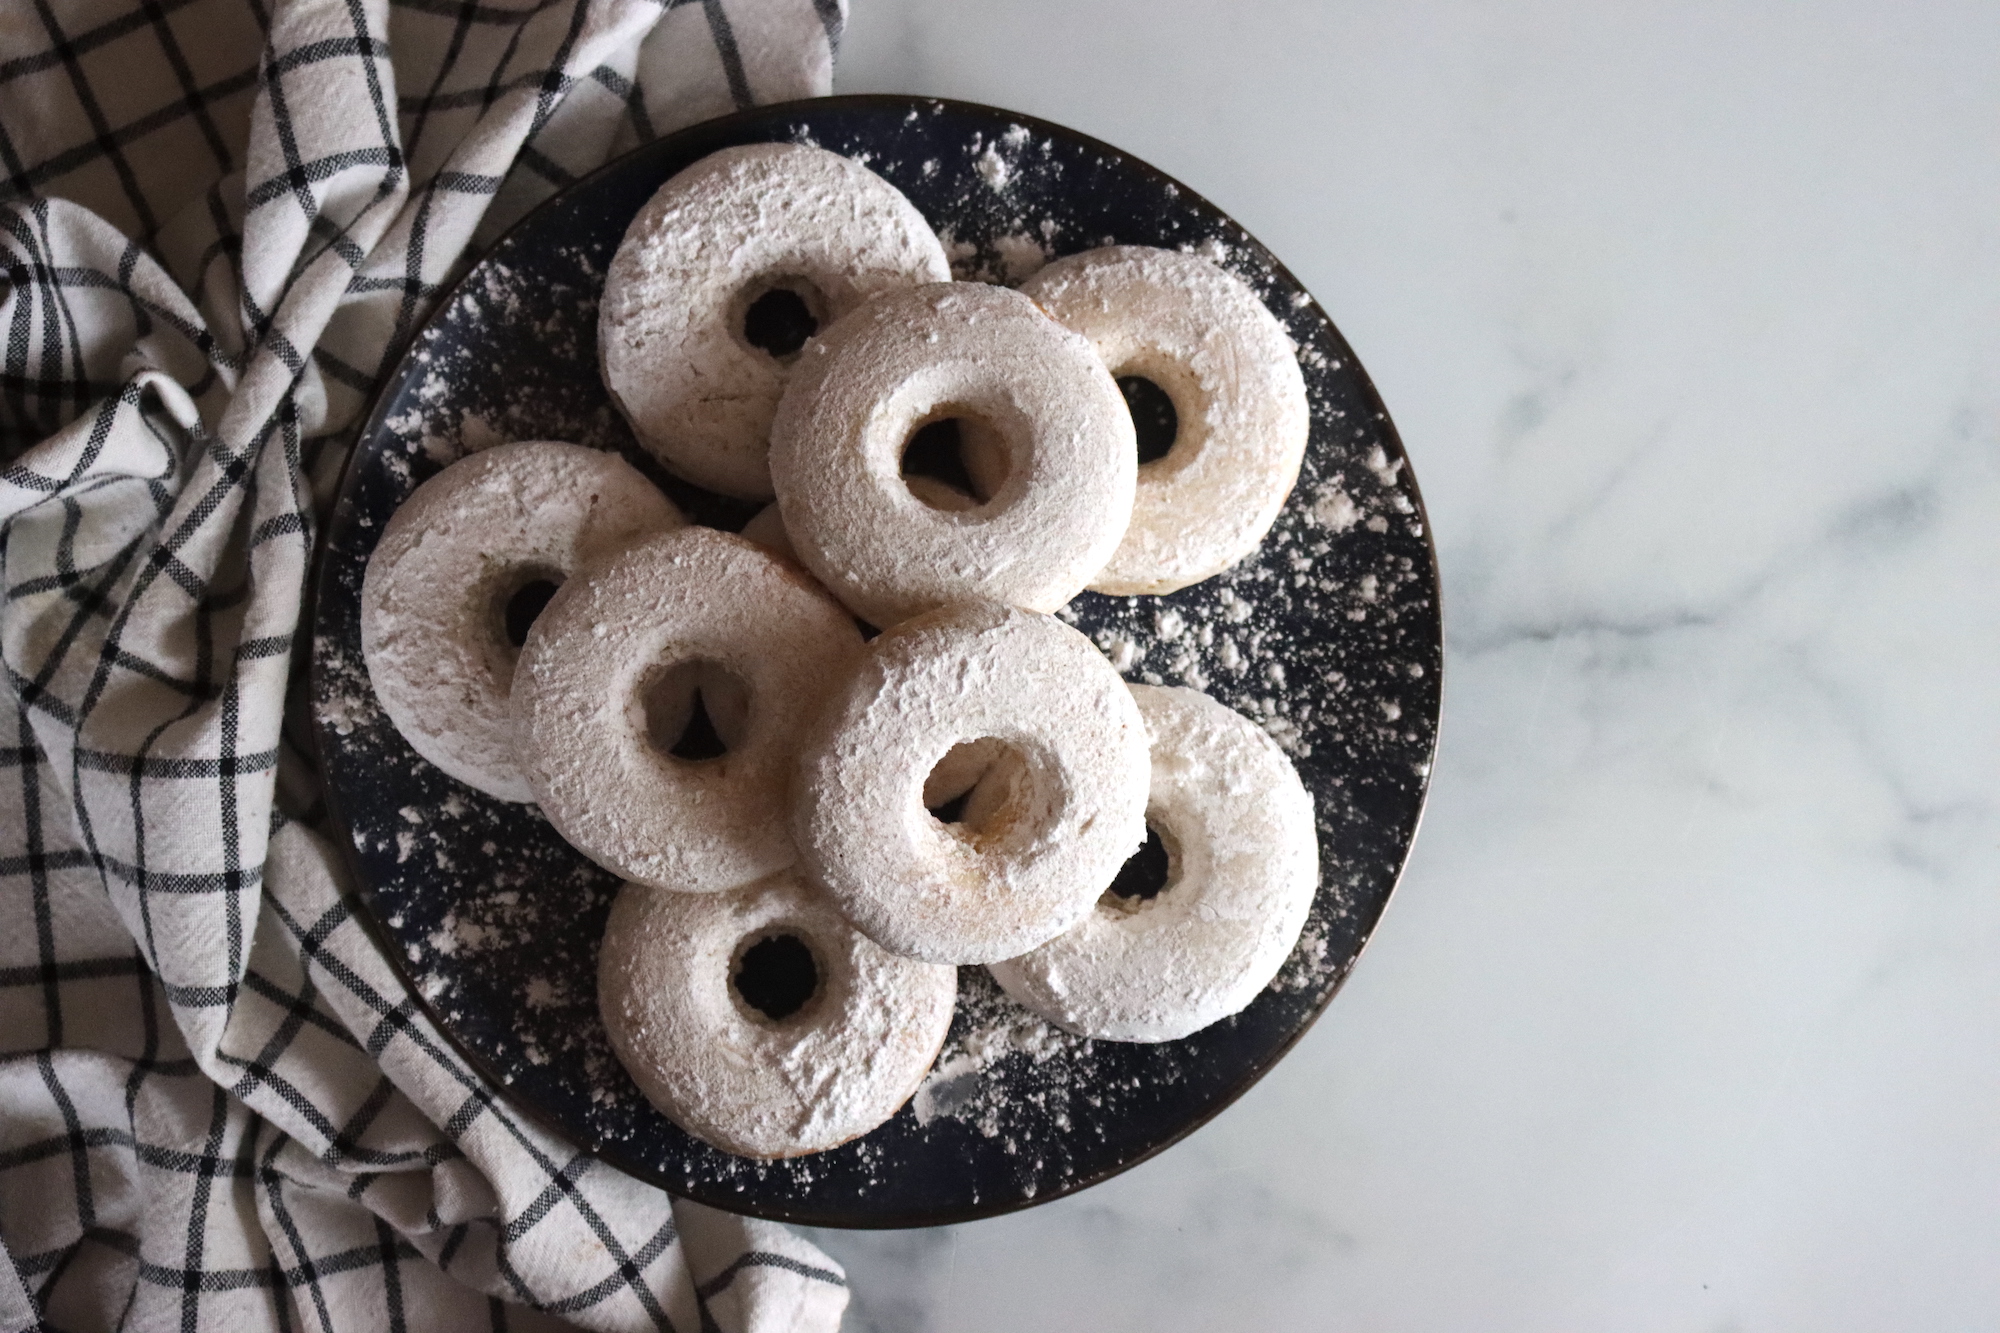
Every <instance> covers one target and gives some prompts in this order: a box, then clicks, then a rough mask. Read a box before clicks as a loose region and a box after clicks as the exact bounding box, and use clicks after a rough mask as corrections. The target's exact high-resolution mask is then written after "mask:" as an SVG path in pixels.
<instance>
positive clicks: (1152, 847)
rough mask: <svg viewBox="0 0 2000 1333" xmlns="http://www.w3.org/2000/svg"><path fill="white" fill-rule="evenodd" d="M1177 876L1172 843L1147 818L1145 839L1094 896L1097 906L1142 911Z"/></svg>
mask: <svg viewBox="0 0 2000 1333" xmlns="http://www.w3.org/2000/svg"><path fill="white" fill-rule="evenodd" d="M1179 878H1180V856H1179V855H1178V854H1177V850H1176V849H1175V847H1174V845H1173V844H1172V843H1171V842H1169V841H1168V840H1167V838H1166V836H1165V835H1164V834H1163V833H1161V832H1160V829H1159V827H1158V826H1157V825H1155V824H1154V823H1153V822H1152V821H1151V820H1148V821H1146V841H1145V842H1143V843H1141V844H1140V846H1139V850H1138V851H1136V852H1134V853H1132V855H1131V856H1129V857H1127V858H1126V859H1125V864H1124V865H1122V866H1120V867H1118V874H1117V875H1116V876H1114V877H1113V879H1112V881H1111V887H1110V888H1108V889H1106V890H1105V891H1104V894H1103V896H1102V897H1100V898H1099V899H1098V900H1097V905H1098V907H1099V908H1100V909H1101V910H1103V911H1106V912H1111V913H1114V914H1116V915H1118V916H1130V915H1132V914H1133V913H1135V912H1141V911H1144V910H1145V908H1146V905H1147V904H1148V903H1151V902H1153V901H1155V900H1156V899H1158V898H1159V896H1160V895H1161V894H1163V893H1165V892H1166V891H1167V890H1168V889H1170V888H1172V887H1173V886H1174V883H1175V881H1177V880H1178V879H1179Z"/></svg>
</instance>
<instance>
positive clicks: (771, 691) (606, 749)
mask: <svg viewBox="0 0 2000 1333" xmlns="http://www.w3.org/2000/svg"><path fill="white" fill-rule="evenodd" d="M860 654H861V632H860V630H858V629H856V628H855V625H854V621H853V620H852V619H851V618H850V617H849V616H848V614H847V612H846V611H845V610H844V609H843V608H842V607H841V605H840V604H839V603H838V602H836V601H834V600H833V599H832V598H831V597H829V596H827V595H826V593H825V592H824V591H822V590H821V589H820V588H818V587H817V586H815V585H814V584H813V583H812V582H811V581H810V580H809V579H807V578H806V577H805V575H804V574H803V573H801V572H800V571H799V569H798V568H797V567H796V566H794V565H792V564H790V563H788V562H786V561H783V560H780V559H778V558H776V557H774V556H772V555H771V554H770V553H769V552H766V551H764V550H762V549H761V548H759V547H757V546H755V545H753V544H751V543H750V542H747V541H745V540H743V539H742V538H741V537H737V536H733V535H731V534H729V533H723V532H716V531H713V530H711V529H708V528H695V527H689V528H683V529H681V530H680V531H678V532H672V533H668V534H666V535H664V536H661V537H656V538H652V539H650V540H648V541H644V542H640V543H639V544H638V545H636V546H633V547H632V548H631V549H630V550H628V551H626V552H625V553H624V554H623V555H621V556H619V557H618V558H617V559H615V560H613V561H611V562H610V563H608V564H606V565H603V566H601V567H600V568H598V569H597V570H596V571H595V572H594V574H593V576H592V577H591V578H590V579H589V581H587V582H585V581H582V580H578V581H575V582H572V583H569V584H567V585H565V586H564V588H563V590H562V591H561V592H560V593H558V594H557V595H556V597H555V599H554V600H553V601H551V602H550V603H549V608H548V610H547V611H545V612H543V613H542V618H541V619H540V620H538V621H536V622H535V627H534V629H533V631H531V632H530V633H529V635H528V642H527V645H526V646H525V647H524V648H523V649H522V651H521V664H520V667H519V668H518V669H517V670H516V671H515V673H514V694H513V705H514V715H515V718H516V720H517V721H516V725H517V729H518V730H517V736H518V741H517V749H518V751H519V753H520V756H521V767H522V770H523V772H524V773H525V775H526V776H527V779H528V785H529V787H530V788H531V789H532V790H533V792H534V797H535V800H536V801H537V802H539V803H540V804H541V807H542V813H543V814H545V815H547V816H548V818H549V822H550V823H551V824H554V825H555V827H556V831H557V832H559V833H561V834H562V835H563V837H564V838H566V839H568V841H569V842H570V844H571V845H572V846H574V847H575V848H576V849H577V850H578V851H580V852H582V853H583V854H584V855H585V856H588V857H589V858H591V859H592V860H593V861H596V862H597V863H598V864H599V865H601V866H604V867H605V868H606V869H609V870H611V871H614V872H615V873H617V874H619V875H622V876H624V877H625V878H627V879H634V880H638V881H639V882H641V883H644V884H655V885H669V886H672V887H675V888H682V889H695V890H720V889H729V888H734V887H736V886H737V885H739V884H745V883H748V882H749V881H751V880H753V879H757V878H759V877H761V876H764V875H769V874H772V873H773V872H775V871H779V870H783V869H784V868H786V867H787V866H789V865H791V864H792V861H793V859H794V853H793V850H792V841H791V835H790V832H789V830H788V827H787V824H788V815H789V811H790V805H789V789H788V784H789V782H790V780H791V774H792V767H793V763H794V760H795V758H796V755H797V737H798V732H799V728H800V727H801V725H802V724H803V722H804V721H805V719H806V718H808V717H809V716H810V715H812V714H813V713H814V712H815V711H816V710H817V709H818V707H819V705H820V703H821V700H822V699H823V697H824V696H825V695H826V693H827V692H828V691H829V690H831V689H834V688H836V687H838V686H839V685H840V684H842V683H843V682H845V680H846V679H847V676H848V675H849V673H850V672H851V671H852V670H853V667H854V664H855V662H856V661H857V660H858V659H859V657H860ZM697 703H699V705H700V707H701V709H702V713H701V716H702V717H703V718H704V719H705V720H706V722H707V724H708V725H707V727H704V728H700V729H699V732H700V734H699V735H698V734H697V728H694V727H690V725H689V724H690V719H691V718H692V717H693V716H694V715H695V707H696V705H697Z"/></svg>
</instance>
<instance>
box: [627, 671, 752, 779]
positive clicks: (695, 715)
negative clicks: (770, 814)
mask: <svg viewBox="0 0 2000 1333" xmlns="http://www.w3.org/2000/svg"><path fill="white" fill-rule="evenodd" d="M749 704H750V690H749V687H748V686H746V685H745V684H744V683H743V681H742V678H741V677H739V676H737V675H736V674H735V673H734V672H732V671H730V670H729V669H728V668H727V667H724V666H722V665H721V664H720V663H717V662H710V661H707V660H704V659H697V660H694V661H688V662H675V663H672V664H670V665H667V666H662V667H655V668H654V669H653V670H652V671H650V672H648V673H647V675H646V676H645V677H644V678H643V679H642V680H641V681H640V682H639V688H638V689H637V690H635V691H634V692H633V705H634V707H635V709H636V710H637V712H638V714H639V716H638V718H636V719H635V721H636V722H637V723H638V726H639V728H640V731H641V734H643V735H644V736H645V737H646V740H647V742H648V743H649V744H650V745H651V746H652V747H653V748H654V749H655V750H657V751H659V752H660V753H661V754H663V755H666V756H668V757H669V758H672V759H678V760H680V761H682V762H683V763H702V762H705V761H707V760H710V759H720V758H722V756H724V755H726V754H728V753H729V752H730V751H731V750H734V749H735V748H737V747H738V746H739V745H741V744H742V743H743V738H744V733H745V732H746V730H747V729H748V725H749V713H750V708H749Z"/></svg>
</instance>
